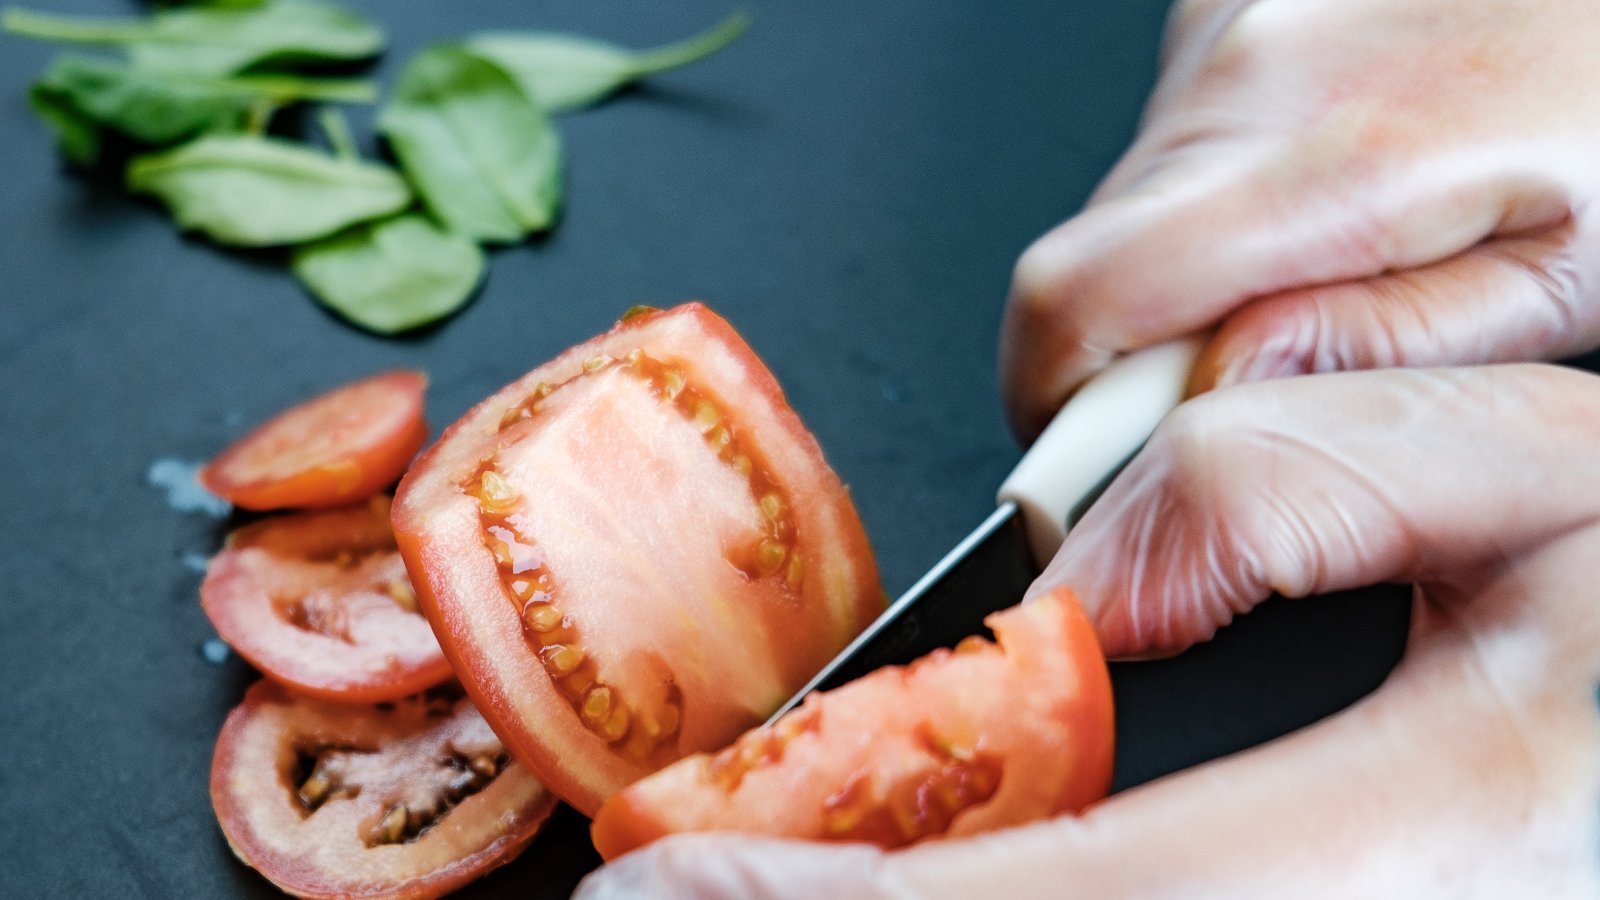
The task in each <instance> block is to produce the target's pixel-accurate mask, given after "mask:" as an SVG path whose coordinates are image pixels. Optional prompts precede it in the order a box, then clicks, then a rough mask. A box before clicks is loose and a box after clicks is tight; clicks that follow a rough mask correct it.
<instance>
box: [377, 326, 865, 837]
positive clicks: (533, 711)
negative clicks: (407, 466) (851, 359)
mask: <svg viewBox="0 0 1600 900" xmlns="http://www.w3.org/2000/svg"><path fill="white" fill-rule="evenodd" d="M394 522H395V534H396V537H397V538H398V540H399V543H400V551H401V553H402V554H403V555H404V556H405V559H406V565H407V567H408V568H409V570H410V571H411V575H412V580H413V582H414V583H415V584H416V586H417V593H418V596H419V598H420V599H421V601H422V608H423V611H424V612H425V613H427V615H428V618H429V619H430V620H431V621H432V622H433V624H434V631H435V632H436V633H437V634H438V635H439V636H440V641H441V642H442V643H443V645H444V649H445V653H446V654H447V655H448V656H449V657H450V659H451V662H452V663H453V664H454V666H455V670H456V672H457V674H458V676H459V677H460V678H461V679H462V681H463V682H464V683H465V684H466V687H467V690H468V691H469V692H470V693H471V694H472V696H473V697H474V698H475V699H476V700H477V701H478V702H479V705H480V706H481V707H482V708H483V710H484V715H485V716H487V717H488V718H489V720H490V722H492V723H493V724H494V726H495V729H496V730H497V731H498V732H499V733H500V734H501V735H502V736H503V737H504V738H505V739H506V743H507V746H509V747H510V748H511V751H512V752H513V753H515V754H516V756H517V758H518V759H521V760H523V761H524V762H526V763H527V764H528V765H529V767H531V768H532V769H533V771H534V773H535V774H537V775H538V776H539V778H540V780H542V781H544V783H545V784H547V785H549V786H550V789H551V790H553V791H555V793H556V794H557V795H558V796H560V797H561V798H562V799H563V800H566V801H567V802H568V803H571V804H572V805H573V806H576V807H577V808H578V809H580V810H582V811H584V812H585V813H589V814H592V813H593V812H594V811H595V810H596V809H598V808H599V806H600V803H601V801H603V800H604V799H605V798H606V797H607V796H609V795H610V794H611V793H612V792H614V791H615V790H617V789H618V788H620V787H621V786H623V785H624V784H627V783H628V782H630V781H633V780H635V779H637V778H639V777H641V776H643V775H645V774H646V773H648V772H651V771H653V770H655V769H657V768H660V767H661V766H663V765H665V764H666V763H668V762H670V761H672V760H674V759H677V758H678V757H680V756H682V755H684V754H686V753H692V752H695V751H697V750H707V749H715V748H717V747H721V746H723V745H725V744H726V743H727V742H728V741H730V740H732V739H733V737H734V736H735V735H737V734H738V733H739V732H740V731H742V730H744V729H745V728H748V727H750V726H751V725H753V724H755V723H757V722H760V721H761V720H762V719H763V718H764V717H765V716H766V715H767V714H769V713H770V711H771V710H773V709H776V708H777V706H778V704H780V703H782V702H783V701H784V700H785V699H787V697H788V695H789V694H790V693H791V692H793V691H794V690H797V689H798V688H799V687H800V685H802V684H804V683H805V681H806V679H807V678H808V677H809V676H810V675H811V674H812V673H814V672H815V671H816V670H817V669H819V668H821V667H822V665H824V664H825V663H826V662H827V661H828V660H829V659H830V658H831V657H832V656H833V655H834V653H836V652H837V651H838V650H840V649H842V648H843V647H844V645H845V644H846V643H848V642H849V640H850V638H851V637H852V636H853V635H855V634H856V633H857V632H859V631H860V630H861V629H862V628H864V627H865V626H866V625H867V624H868V623H869V622H871V620H872V619H873V617H874V616H875V615H877V613H878V612H880V611H881V610H882V608H883V594H882V591H881V590H880V588H879V587H878V583H877V572H876V568H875V566H874V564H873V561H872V554H871V550H870V548H869V547H868V546H867V539H866V534H865V533H864V532H863V531H862V528H861V523H860V521H859V520H858V519H857V517H856V513H855V509H854V507H853V506H852V505H851V503H850V498H849V495H848V494H847V493H846V491H845V489H844V486H843V485H841V484H840V483H839V479H838V477H837V476H835V475H834V474H833V472H832V471H831V470H829V468H828V466H827V463H826V462H824V460H823V458H822V452H821V450H820V449H819V448H818V447H817V443H816V441H815V439H813V438H812V437H811V435H810V434H808V433H807V432H806V430H805V428H804V426H803V425H801V424H800V420H799V419H798V418H797V417H796V416H795V414H794V412H793V411H792V410H791V409H789V407H788V405H787V404H786V403H785V402H784V398H783V393H782V391H781V390H780V389H779V388H778V385H777V383H776V382H775V381H774V380H773V378H772V375H771V374H770V373H768V372H767V370H766V369H765V368H764V367H763V366H762V365H761V362H760V360H758V359H756V357H755V355H754V354H753V353H752V352H751V351H750V348H749V347H748V346H746V345H745V343H744V342H743V341H741V340H740V339H739V336H738V335H737V334H735V333H734V331H733V329H732V328H730V327H729V326H728V324H727V323H726V322H724V321H723V320H722V319H720V318H718V317H717V316H716V315H715V314H713V313H712V312H710V311H709V310H707V309H706V308H705V307H703V306H700V305H699V304H690V305H687V306H682V307H679V308H677V309H674V310H671V311H667V312H659V311H652V312H649V313H647V314H644V315H639V316H635V317H632V318H629V319H627V320H626V321H624V322H621V323H619V324H618V325H617V327H616V328H614V329H612V330H611V331H610V332H608V333H606V334H604V335H601V336H600V337H597V338H595V339H594V340H592V341H589V342H588V343H586V344H583V345H581V346H578V347H575V348H573V349H572V350H569V351H567V352H566V353H564V354H562V355H561V356H560V357H558V358H556V359H555V360H553V361H551V362H549V363H547V364H545V365H543V366H540V367H539V368H537V369H535V370H534V371H532V372H530V373H528V374H527V375H525V376H524V377H523V378H521V379H520V380H518V381H516V382H514V383H512V384H511V385H509V386H508V387H506V388H504V389H502V390H501V391H500V392H498V393H496V394H495V395H494V396H492V397H490V398H489V399H488V400H485V401H484V402H483V403H481V404H479V405H478V406H477V407H476V408H475V409H473V410H472V411H470V412H468V413H467V414H466V415H465V416H464V417H462V419H461V420H460V421H459V422H457V423H456V424H455V425H453V426H451V427H450V429H449V430H448V431H446V432H445V434H444V435H443V437H441V438H440V440H439V442H438V443H437V444H436V445H435V446H434V447H433V448H432V449H431V450H429V451H428V453H427V454H425V455H424V456H423V457H422V458H421V459H420V460H418V461H417V463H416V465H414V466H412V468H411V471H410V472H409V473H407V475H406V478H405V480H404V481H403V482H402V483H401V486H400V490H399V493H398V494H397V495H396V498H395V506H394Z"/></svg>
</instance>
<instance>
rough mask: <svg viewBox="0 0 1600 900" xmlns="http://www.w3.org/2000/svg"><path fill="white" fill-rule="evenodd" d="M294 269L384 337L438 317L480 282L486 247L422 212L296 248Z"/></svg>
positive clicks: (342, 311)
mask: <svg viewBox="0 0 1600 900" xmlns="http://www.w3.org/2000/svg"><path fill="white" fill-rule="evenodd" d="M291 265H292V266H293V267H294V273H295V274H296V275H297V276H299V277H300V280H301V281H302V282H304V283H305V285H306V287H307V288H309V289H310V290H311V293H313V294H315V295H316V297H317V299H318V300H320V301H322V303H323V304H324V305H325V306H327V307H328V308H329V309H332V310H333V311H334V312H336V313H338V314H339V315H340V316H343V317H344V318H346V319H348V320H349V321H351V322H354V323H355V324H357V325H360V326H361V327H362V328H366V329H368V330H371V331H376V332H378V333H379V334H397V333H399V332H402V331H409V330H411V329H413V328H419V327H421V326H423V325H427V324H430V323H432V322H436V321H438V320H440V319H442V318H444V317H446V316H448V315H450V314H451V313H453V312H455V311H456V310H458V309H460V308H461V307H462V306H463V305H465V304H466V302H467V300H468V299H470V298H471V297H472V294H473V291H474V290H475V289H476V288H477V286H478V283H479V282H480V281H481V280H482V279H483V270H484V258H483V251H482V250H480V249H478V245H477V244H474V243H473V242H471V241H469V240H466V239H464V238H460V237H456V236H455V235H453V234H449V233H448V232H445V231H443V230H441V229H440V228H439V227H438V226H437V225H435V224H433V222H431V221H429V220H428V218H427V217H426V216H424V215H422V214H420V213H407V214H405V215H402V216H397V217H395V218H392V219H384V220H382V221H379V222H367V223H364V224H361V225H357V226H355V227H354V228H351V229H349V230H347V231H342V232H340V233H339V234H336V235H334V236H333V237H330V238H326V239H324V240H321V241H317V242H316V243H313V244H305V245H303V246H300V247H296V248H295V250H294V256H293V258H292V261H291Z"/></svg>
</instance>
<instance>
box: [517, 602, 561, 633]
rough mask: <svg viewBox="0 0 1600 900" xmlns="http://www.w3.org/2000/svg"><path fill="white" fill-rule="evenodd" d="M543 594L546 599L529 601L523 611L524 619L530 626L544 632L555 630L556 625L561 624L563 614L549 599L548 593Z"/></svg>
mask: <svg viewBox="0 0 1600 900" xmlns="http://www.w3.org/2000/svg"><path fill="white" fill-rule="evenodd" d="M541 596H543V597H545V598H546V599H544V600H540V599H537V598H535V599H533V600H530V601H528V605H527V606H526V607H524V608H523V611H522V620H523V621H524V622H527V623H528V627H529V628H532V629H533V630H534V631H537V632H539V633H541V634H544V633H546V632H550V631H554V630H555V628H556V626H557V625H560V624H561V620H562V618H563V616H562V614H561V610H559V609H556V608H555V607H554V606H552V605H551V604H550V602H549V600H548V596H549V595H547V594H546V595H541Z"/></svg>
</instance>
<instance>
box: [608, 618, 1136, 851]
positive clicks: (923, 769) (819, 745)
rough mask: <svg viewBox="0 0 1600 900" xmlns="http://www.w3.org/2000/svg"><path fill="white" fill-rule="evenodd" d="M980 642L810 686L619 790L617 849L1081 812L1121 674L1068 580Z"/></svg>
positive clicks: (835, 835)
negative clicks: (793, 700) (703, 834)
mask: <svg viewBox="0 0 1600 900" xmlns="http://www.w3.org/2000/svg"><path fill="white" fill-rule="evenodd" d="M988 623H989V625H990V626H991V627H992V628H993V629H994V631H995V632H996V634H997V636H998V640H999V646H998V647H996V646H995V645H993V644H989V643H987V642H982V643H976V642H975V643H973V644H971V645H968V646H964V647H963V648H960V649H958V650H956V651H954V652H952V651H948V650H944V651H935V652H934V653H933V654H930V655H929V656H926V657H924V658H923V659H921V660H918V661H917V662H915V663H912V664H911V665H910V666H907V667H891V668H886V669H882V670H879V671H878V672H874V673H872V674H871V675H868V676H866V677H864V678H861V679H858V680H857V681H854V682H851V683H850V684H847V685H845V686H843V687H841V688H838V689H836V690H834V691H830V692H827V693H825V694H820V695H812V696H811V697H808V698H807V700H806V702H805V703H804V704H803V705H802V706H801V707H800V709H798V710H795V711H794V712H792V713H790V714H788V715H786V716H785V717H784V718H783V719H781V720H779V721H778V722H777V723H775V724H774V725H772V726H770V727H763V728H760V729H756V730H754V731H752V732H749V733H747V734H746V735H745V736H743V737H741V738H740V739H739V741H738V742H736V743H735V744H734V745H732V746H731V747H729V748H727V749H725V750H723V751H722V752H721V753H719V754H717V755H716V756H714V757H713V756H710V755H706V754H699V755H696V756H692V757H688V758H685V759H683V760H680V761H678V762H677V763H675V764H673V765H672V766H669V767H668V768H666V769H663V770H661V771H660V772H657V773H656V774H654V775H652V776H650V777H648V778H645V779H644V780H642V781H638V782H635V783H634V784H632V785H630V786H628V787H627V788H625V789H623V790H622V791H621V792H619V793H618V794H616V795H615V796H613V797H612V798H611V799H610V800H609V801H607V802H606V804H605V805H604V806H603V807H601V809H600V812H599V814H598V815H597V816H596V817H595V819H594V824H593V828H592V836H593V838H594V842H595V847H596V848H597V849H599V851H600V854H601V855H602V856H603V857H605V858H606V859H608V860H610V859H615V858H616V857H618V856H620V855H622V854H624V853H627V852H628V851H630V850H633V849H636V848H638V847H641V846H644V845H646V844H649V843H651V842H652V841H655V840H658V839H660V838H661V837H664V836H666V835H668V834H672V833H677V832H684V831H744V832H751V833H760V834H771V835H779V836H787V837H795V838H806V839H814V840H847V841H868V842H871V843H876V844H879V845H880V846H884V847H898V846H904V845H906V844H909V843H913V842H915V841H918V840H924V839H935V838H942V837H955V836H962V835H970V834H976V833H979V832H983V831H990V830H993V829H997V828H1004V827H1008V826H1012V825H1017V824H1021V823H1024V822H1028V821H1032V820H1035V819H1040V818H1045V817H1048V816H1052V815H1056V814H1059V813H1063V812H1076V811H1079V810H1082V809H1083V808H1085V807H1086V806H1088V805H1089V804H1091V803H1093V802H1095V801H1097V800H1099V799H1101V798H1103V797H1104V796H1105V795H1106V793H1107V791H1109V789H1110V785H1111V763H1112V751H1113V737H1112V735H1113V718H1112V706H1111V684H1110V677H1109V675H1108V673H1107V670H1106V665H1105V659H1104V657H1103V656H1102V655H1101V653H1100V649H1099V645H1098V643H1097V642H1096V640H1095V637H1094V632H1093V629H1092V627H1091V626H1090V624H1089V622H1088V620H1087V618H1086V617H1085V616H1084V615H1083V612H1082V610H1081V609H1080V608H1079V606H1078V604H1077V601H1076V598H1075V597H1073V596H1072V594H1071V592H1070V591H1065V590H1063V591H1058V592H1055V593H1053V594H1050V595H1047V596H1045V597H1042V598H1039V599H1038V600H1035V601H1032V602H1030V603H1027V604H1024V605H1023V606H1020V607H1014V608H1012V609H1010V610H1006V611H1004V612H1001V613H998V614H996V615H994V616H991V617H990V618H989V620H988Z"/></svg>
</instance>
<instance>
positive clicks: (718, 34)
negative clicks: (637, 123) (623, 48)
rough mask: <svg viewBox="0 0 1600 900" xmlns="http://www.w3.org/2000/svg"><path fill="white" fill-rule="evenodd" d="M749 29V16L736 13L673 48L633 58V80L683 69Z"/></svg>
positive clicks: (661, 49)
mask: <svg viewBox="0 0 1600 900" xmlns="http://www.w3.org/2000/svg"><path fill="white" fill-rule="evenodd" d="M749 27H750V14H749V13H747V12H744V11H743V10H740V11H739V12H736V13H734V14H733V15H731V16H729V17H727V18H726V19H723V20H722V22H721V23H720V24H718V25H715V26H713V27H712V28H711V29H710V30H708V31H705V32H703V33H701V34H697V35H695V36H694V37H691V38H685V39H684V40H681V41H678V42H677V43H673V44H666V45H665V46H661V47H657V48H655V49H653V50H645V51H643V52H641V53H640V54H639V55H638V56H636V57H635V58H634V63H633V72H634V75H635V77H638V76H643V75H651V74H654V73H656V72H665V71H666V70H668V69H676V68H678V67H679V66H686V65H688V64H689V63H692V62H695V61H696V60H701V59H705V58H706V57H707V56H710V55H711V54H713V53H715V52H717V51H718V50H721V49H722V48H723V47H726V46H728V45H729V44H731V43H733V42H734V41H735V40H736V39H737V38H738V37H739V35H741V34H744V33H745V29H747V28H749Z"/></svg>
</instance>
